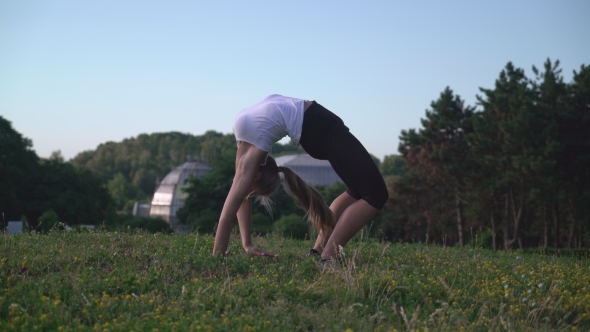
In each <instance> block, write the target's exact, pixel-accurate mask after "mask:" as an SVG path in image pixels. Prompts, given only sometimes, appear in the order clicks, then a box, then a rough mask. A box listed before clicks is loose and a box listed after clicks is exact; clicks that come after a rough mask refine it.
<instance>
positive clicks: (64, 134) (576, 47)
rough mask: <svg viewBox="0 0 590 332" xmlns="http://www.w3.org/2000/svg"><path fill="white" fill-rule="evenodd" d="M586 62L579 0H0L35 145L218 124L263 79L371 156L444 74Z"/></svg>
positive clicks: (89, 142) (26, 128)
mask: <svg viewBox="0 0 590 332" xmlns="http://www.w3.org/2000/svg"><path fill="white" fill-rule="evenodd" d="M547 58H551V59H552V60H555V59H559V60H560V61H561V67H562V68H563V74H564V78H565V80H566V81H570V79H571V77H572V71H573V70H577V69H579V68H580V66H581V65H582V64H586V65H590V1H588V0H559V1H558V0H555V1H544V0H535V1H524V0H523V1H514V0H511V1H504V0H495V1H473V0H469V1H438V0H433V1H393V0H391V1H385V0H384V1H370V0H368V1H327V0H320V1H318V0H314V1H307V0H297V1H255V0H248V1H198V0H195V1H170V0H167V1H147V0H142V1H124V0H117V1H79V0H75V1H59V0H55V1H45V0H43V1H27V0H19V1H11V0H0V115H2V116H3V117H5V118H7V119H8V120H9V121H11V122H12V124H13V127H14V128H15V129H16V130H17V131H19V132H20V133H21V134H23V135H24V136H25V137H28V138H30V139H32V140H33V146H34V149H35V151H36V152H37V154H38V155H39V156H41V157H48V156H49V155H50V154H51V152H52V151H55V150H58V149H59V150H61V151H62V153H63V155H64V156H65V157H66V159H69V158H72V157H74V156H75V155H76V154H77V153H79V152H81V151H84V150H89V149H95V148H96V147H97V146H98V145H99V144H100V143H104V142H107V141H121V140H122V139H124V138H128V137H135V136H137V135H138V134H141V133H154V132H168V131H179V132H184V133H191V134H195V135H201V134H203V133H205V132H206V131H207V130H215V131H218V132H222V133H231V128H232V124H233V119H234V116H235V114H236V113H237V112H238V111H239V110H240V109H242V108H244V107H246V106H249V105H251V104H254V103H255V102H257V101H259V100H260V99H262V98H264V97H265V96H267V95H269V94H273V93H278V94H282V95H286V96H291V97H297V98H303V99H310V100H316V101H318V102H319V103H321V104H322V105H324V106H325V107H327V108H328V109H330V110H331V111H333V112H334V113H336V114H338V115H339V116H340V117H341V118H343V120H344V121H345V123H346V124H347V125H348V127H349V128H350V129H351V131H352V133H353V134H355V135H356V136H357V137H358V138H359V140H360V141H361V142H362V143H363V144H364V145H365V147H366V148H367V150H369V152H371V153H372V154H374V155H376V156H377V157H379V158H383V157H384V156H385V155H389V154H394V153H397V146H398V136H399V134H400V131H401V130H402V129H409V128H419V127H420V118H422V117H423V116H424V111H425V110H426V109H427V108H429V105H430V102H431V101H432V100H435V99H437V98H438V96H439V94H440V93H441V92H442V91H443V90H444V88H445V87H446V86H450V87H451V89H453V90H454V92H455V93H456V94H459V95H460V96H461V97H462V98H463V99H464V100H465V101H466V102H467V103H468V104H471V105H474V104H475V100H476V98H475V96H476V94H477V93H479V90H478V88H479V87H488V88H490V87H493V84H494V81H495V79H496V78H497V77H498V75H499V73H500V71H501V70H502V69H503V67H504V66H505V65H506V63H507V62H508V61H512V62H513V63H514V64H515V65H516V66H517V67H520V68H523V69H525V71H526V73H527V74H529V75H531V76H532V72H531V66H533V65H536V66H537V67H541V66H542V65H543V62H544V61H545V60H546V59H547Z"/></svg>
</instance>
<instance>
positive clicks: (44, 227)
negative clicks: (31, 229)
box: [39, 210, 59, 233]
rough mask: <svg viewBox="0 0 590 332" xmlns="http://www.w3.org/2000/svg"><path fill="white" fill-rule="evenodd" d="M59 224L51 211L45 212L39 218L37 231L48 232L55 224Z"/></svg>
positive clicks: (55, 215) (57, 217) (55, 214)
mask: <svg viewBox="0 0 590 332" xmlns="http://www.w3.org/2000/svg"><path fill="white" fill-rule="evenodd" d="M58 223H59V216H58V215H57V213H55V211H53V210H47V211H45V212H43V214H42V215H41V216H40V217H39V224H40V225H39V231H41V232H43V233H47V232H49V230H51V229H52V228H53V227H55V225H56V224H58Z"/></svg>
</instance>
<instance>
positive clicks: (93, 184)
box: [24, 160, 111, 226]
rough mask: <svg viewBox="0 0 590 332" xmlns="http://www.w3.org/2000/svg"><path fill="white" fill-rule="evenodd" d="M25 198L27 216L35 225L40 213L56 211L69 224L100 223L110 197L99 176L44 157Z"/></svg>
mask: <svg viewBox="0 0 590 332" xmlns="http://www.w3.org/2000/svg"><path fill="white" fill-rule="evenodd" d="M29 177H30V178H31V183H33V184H34V185H31V186H30V187H29V188H28V191H27V195H26V197H25V198H24V200H25V202H26V215H27V217H28V218H29V220H31V223H32V226H36V224H37V220H38V218H39V216H41V214H42V213H43V212H45V211H48V210H53V211H55V212H56V213H57V215H59V217H60V221H61V222H64V223H66V224H68V225H76V224H95V225H96V224H99V223H102V221H103V220H104V219H103V218H104V212H105V211H106V209H107V207H108V205H109V204H111V197H110V196H109V194H108V192H107V190H106V188H104V186H103V185H102V183H101V181H100V179H99V178H97V177H96V176H95V175H94V174H92V173H90V171H88V170H85V169H76V168H74V166H72V165H71V164H69V163H60V162H57V161H50V160H45V161H43V162H42V163H40V164H39V165H38V168H37V169H36V172H35V174H31V175H29Z"/></svg>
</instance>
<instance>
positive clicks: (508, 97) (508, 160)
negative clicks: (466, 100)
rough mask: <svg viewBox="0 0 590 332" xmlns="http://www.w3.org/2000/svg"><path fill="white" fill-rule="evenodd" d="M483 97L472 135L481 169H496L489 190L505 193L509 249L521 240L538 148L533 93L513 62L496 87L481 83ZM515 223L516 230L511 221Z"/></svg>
mask: <svg viewBox="0 0 590 332" xmlns="http://www.w3.org/2000/svg"><path fill="white" fill-rule="evenodd" d="M480 91H481V92H483V93H484V96H483V97H481V96H478V101H479V103H480V104H481V105H482V106H483V108H484V110H483V112H482V114H481V116H479V117H477V121H476V122H475V127H474V128H475V133H474V136H473V141H472V142H473V144H474V149H475V150H476V154H477V155H479V156H484V157H483V158H482V163H481V169H482V170H483V172H484V173H487V174H492V176H493V178H494V181H492V187H491V188H489V190H490V191H492V192H494V193H502V195H503V200H504V203H503V206H504V208H503V210H504V211H503V216H502V219H503V224H504V230H503V232H504V235H503V236H504V248H505V249H509V248H510V247H512V245H513V244H514V243H515V242H516V241H518V240H519V235H520V229H521V224H522V220H523V219H524V218H523V216H524V214H525V208H526V197H527V190H528V189H529V184H528V182H527V181H530V179H531V177H530V175H531V165H532V161H533V159H534V152H532V151H531V150H530V147H531V146H532V142H533V141H534V140H535V137H534V136H533V135H531V134H532V133H533V132H534V131H537V130H539V129H538V128H535V119H536V118H535V112H534V110H535V109H534V107H533V105H534V104H533V100H534V95H533V91H532V90H531V88H530V86H529V80H528V79H527V78H526V76H525V74H524V71H523V70H522V69H519V68H515V67H514V66H513V65H512V63H510V62H509V63H508V64H507V65H506V67H505V68H504V70H502V72H501V73H500V77H499V78H498V79H497V80H496V83H495V87H494V89H484V88H480ZM511 220H512V224H513V231H512V235H511V231H510V228H511V227H510V224H511Z"/></svg>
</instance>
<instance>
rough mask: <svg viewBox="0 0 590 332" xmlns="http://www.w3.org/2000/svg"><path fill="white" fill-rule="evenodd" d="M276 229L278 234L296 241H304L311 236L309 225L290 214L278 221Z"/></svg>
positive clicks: (299, 217)
mask: <svg viewBox="0 0 590 332" xmlns="http://www.w3.org/2000/svg"><path fill="white" fill-rule="evenodd" d="M274 228H275V231H276V232H277V233H279V234H282V235H283V236H286V237H292V238H294V239H302V240H303V239H305V237H306V236H307V235H308V234H309V224H308V223H307V222H306V221H305V220H303V219H302V217H301V216H298V215H296V214H290V215H287V216H284V217H282V218H281V219H279V220H277V221H276V222H275V224H274Z"/></svg>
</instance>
